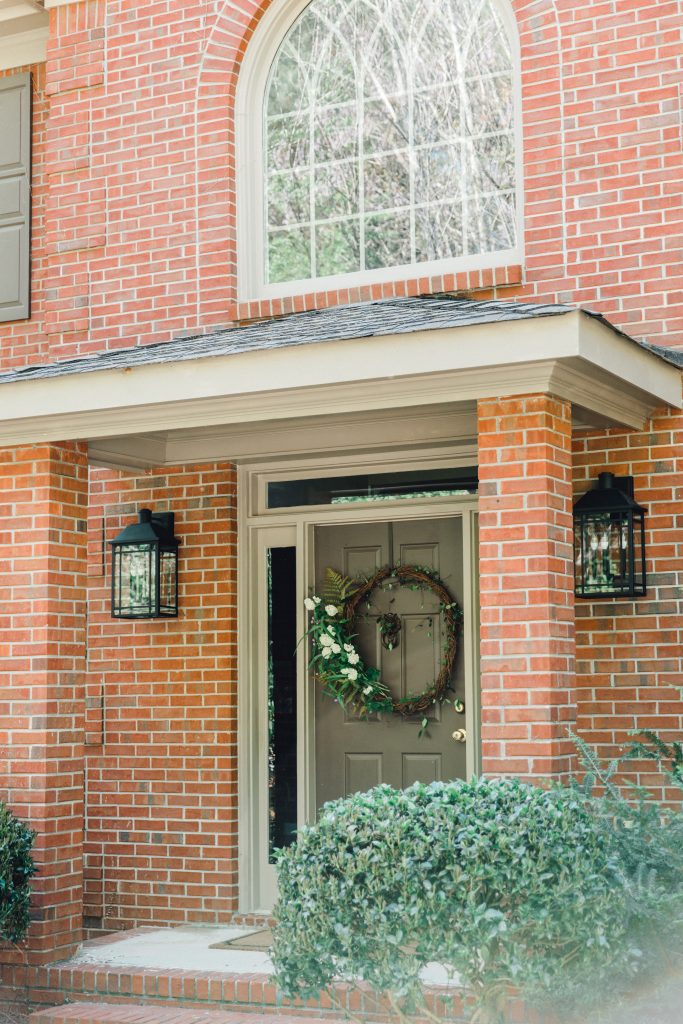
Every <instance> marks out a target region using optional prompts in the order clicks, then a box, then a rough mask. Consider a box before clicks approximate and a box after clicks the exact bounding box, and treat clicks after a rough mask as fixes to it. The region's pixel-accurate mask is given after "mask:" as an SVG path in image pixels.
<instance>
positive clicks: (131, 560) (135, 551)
mask: <svg viewBox="0 0 683 1024" xmlns="http://www.w3.org/2000/svg"><path fill="white" fill-rule="evenodd" d="M118 561H119V565H118V572H117V573H116V576H115V580H114V586H115V588H118V590H119V593H118V595H115V596H116V597H117V598H118V600H116V605H117V606H118V609H119V613H120V614H121V615H126V616H131V617H137V616H140V617H141V618H142V617H144V616H149V615H151V614H153V613H154V605H155V603H156V602H155V597H156V558H155V548H154V546H153V545H151V544H144V545H140V544H125V545H123V546H122V547H120V548H119V549H118Z"/></svg>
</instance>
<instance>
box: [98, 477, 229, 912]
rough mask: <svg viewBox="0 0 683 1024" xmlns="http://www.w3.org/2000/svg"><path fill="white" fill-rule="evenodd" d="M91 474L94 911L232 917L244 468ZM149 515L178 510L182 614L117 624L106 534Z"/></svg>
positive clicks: (111, 536) (177, 531) (118, 622)
mask: <svg viewBox="0 0 683 1024" xmlns="http://www.w3.org/2000/svg"><path fill="white" fill-rule="evenodd" d="M91 475H92V481H91V503H90V533H89V549H90V559H89V597H88V622H89V640H88V676H87V680H88V686H87V711H86V715H87V724H86V740H87V744H88V745H87V748H86V754H87V757H86V781H87V807H88V818H87V833H86V843H85V878H86V895H85V917H86V919H87V923H88V924H89V925H92V926H93V927H98V926H99V923H100V921H102V924H103V925H104V926H106V927H109V928H116V927H122V926H132V925H136V924H137V925H143V924H150V923H154V922H164V923H174V922H185V921H188V922H202V923H213V922H220V921H225V920H227V919H228V917H229V915H230V912H231V911H232V910H233V909H234V908H235V900H236V857H237V836H236V691H235V687H236V653H237V651H236V636H235V615H236V613H235V593H236V591H235V587H236V578H235V577H236V567H235V557H236V555H235V545H236V535H235V528H236V526H235V476H234V470H233V468H232V467H231V466H229V465H221V464H207V465H201V466H192V467H186V468H180V469H169V470H164V471H163V473H161V472H155V473H144V474H141V475H140V476H139V477H124V476H122V475H121V474H119V473H116V472H113V471H108V470H94V471H92V474H91ZM141 507H149V508H152V509H154V510H156V511H167V510H171V511H173V512H174V513H175V516H176V534H177V536H178V537H180V538H181V541H182V544H181V547H180V576H179V582H180V611H179V617H178V619H177V620H168V621H159V620H153V621H148V622H130V621H125V620H114V619H112V618H111V616H110V600H109V585H110V575H109V557H110V556H109V552H110V548H109V545H108V544H106V545H105V546H103V538H104V539H105V540H107V541H108V540H111V539H112V538H113V537H114V536H115V535H116V534H117V533H118V532H119V531H120V530H121V529H122V528H123V526H124V525H127V524H128V523H129V522H132V521H134V519H135V516H136V513H137V510H138V509H139V508H141ZM88 919H94V920H88Z"/></svg>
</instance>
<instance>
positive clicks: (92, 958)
mask: <svg viewBox="0 0 683 1024" xmlns="http://www.w3.org/2000/svg"><path fill="white" fill-rule="evenodd" d="M258 930H259V928H257V927H255V926H246V925H239V926H237V925H223V926H221V927H213V926H208V925H183V926H179V927H176V928H134V929H131V930H130V931H126V932H118V933H116V934H115V935H105V936H104V937H103V938H99V939H90V940H89V941H87V942H84V943H83V945H82V946H81V948H80V949H79V951H78V952H77V953H76V954H75V955H74V956H73V957H71V958H70V959H69V960H64V961H61V962H60V965H59V966H60V967H65V966H69V967H84V966H86V965H87V966H105V965H107V966H111V967H142V968H147V969H148V970H149V969H151V970H154V969H155V968H156V969H157V970H161V971H173V970H181V971H211V972H216V971H218V972H225V973H227V974H272V973H273V965H272V963H271V960H270V957H269V956H268V955H267V954H266V953H261V952H255V951H251V950H241V949H211V946H213V945H215V943H217V942H229V941H230V939H237V938H239V937H240V936H242V935H249V934H252V933H253V932H255V931H258Z"/></svg>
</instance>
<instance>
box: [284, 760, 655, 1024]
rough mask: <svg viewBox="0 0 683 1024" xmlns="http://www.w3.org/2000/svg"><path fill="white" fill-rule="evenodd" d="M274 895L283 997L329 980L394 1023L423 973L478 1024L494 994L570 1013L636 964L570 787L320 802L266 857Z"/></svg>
mask: <svg viewBox="0 0 683 1024" xmlns="http://www.w3.org/2000/svg"><path fill="white" fill-rule="evenodd" d="M279 883H280V899H279V903H278V906H277V908H276V911H275V916H276V918H277V922H278V923H277V927H276V929H275V936H274V949H273V958H274V962H275V966H276V974H277V981H278V983H279V985H280V987H281V988H282V990H283V991H284V992H285V993H286V994H288V995H300V996H302V997H309V996H313V995H316V994H317V993H319V992H320V990H321V989H324V988H326V987H327V986H328V985H329V984H330V982H332V981H333V979H334V978H335V977H339V976H342V977H345V978H354V979H358V980H360V979H362V980H365V981H366V982H368V983H369V984H370V986H371V987H372V988H373V989H374V990H375V991H377V992H389V993H392V997H393V998H394V999H395V1000H396V1001H397V1002H398V1004H400V1005H401V1006H402V1007H403V1009H404V1010H406V1011H410V1010H412V1009H414V1008H415V1007H416V1005H418V1003H419V1001H420V997H421V983H420V979H419V972H420V970H421V969H422V968H423V967H424V966H425V965H426V964H428V963H430V962H434V961H436V962H438V963H441V964H444V965H446V966H447V967H448V969H450V970H451V971H452V972H454V973H455V974H457V976H458V978H459V980H460V982H461V983H462V984H463V986H464V987H465V988H466V989H469V990H470V991H471V992H472V993H473V996H474V999H475V1003H476V1005H477V1006H478V1013H479V1014H480V1019H488V1020H490V1021H493V1020H497V1019H499V1018H500V1015H501V1012H502V1006H503V1005H504V1001H505V997H506V994H507V990H508V986H509V985H510V984H512V985H515V986H517V987H518V988H520V989H521V990H522V991H523V992H524V993H525V995H526V996H527V998H530V999H531V1000H532V1001H536V1002H539V1003H542V1002H543V1001H544V999H545V998H551V999H552V1002H553V1005H554V1007H556V1008H557V1007H558V1006H559V1005H560V1004H565V1005H567V1006H571V1005H579V1004H580V1003H581V1001H582V1000H584V999H587V998H588V999H589V998H590V995H591V993H595V992H596V991H597V990H598V989H601V990H602V994H603V995H604V994H605V993H606V992H608V991H609V990H610V989H611V988H612V987H613V986H616V985H617V984H618V980H619V979H621V978H623V977H624V976H628V975H629V974H630V973H631V972H632V971H634V970H635V964H636V962H637V959H638V950H637V949H635V948H633V944H632V942H631V935H630V930H629V926H630V913H629V909H628V906H627V903H626V901H625V899H624V891H623V873H620V872H619V869H618V865H617V864H615V863H614V859H613V851H612V848H611V845H610V840H609V838H608V836H607V835H606V833H605V832H604V830H603V829H602V828H601V827H600V825H599V823H596V821H595V820H594V818H593V817H592V815H591V813H590V812H589V811H588V810H587V808H586V805H585V800H584V799H583V795H582V794H581V793H579V792H576V791H572V790H571V789H561V790H560V789H557V790H550V791H548V790H543V789H539V788H535V787H533V786H530V785H526V784H524V783H521V782H518V781H515V780H510V779H502V780H491V781H488V780H475V781H473V782H469V783H465V782H453V783H434V784H432V785H430V786H425V785H422V784H416V785H415V786H413V787H411V788H410V789H408V790H404V791H396V790H393V789H391V788H390V787H389V786H379V787H378V788H376V789H374V790H371V791H370V792H369V793H364V794H358V795H355V796H353V797H350V798H348V799H346V800H340V801H337V802H335V803H332V804H328V805H326V806H325V808H323V811H322V812H321V816H320V819H319V821H318V822H317V824H315V825H313V826H311V827H309V828H305V829H302V830H301V831H300V833H299V842H298V843H297V844H296V845H295V846H292V847H290V848H289V849H287V850H284V851H282V852H281V853H280V855H279Z"/></svg>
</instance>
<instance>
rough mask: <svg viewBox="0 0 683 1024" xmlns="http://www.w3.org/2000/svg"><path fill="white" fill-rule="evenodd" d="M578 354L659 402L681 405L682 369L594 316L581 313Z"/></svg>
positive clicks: (676, 407) (678, 407)
mask: <svg viewBox="0 0 683 1024" xmlns="http://www.w3.org/2000/svg"><path fill="white" fill-rule="evenodd" d="M579 356H580V358H581V359H583V360H585V361H586V362H588V363H590V364H591V365H593V366H595V367H596V368H600V369H601V370H604V371H605V372H606V373H610V374H611V375H612V376H613V377H617V378H619V379H620V380H623V381H625V382H628V383H630V384H631V385H633V386H634V387H636V388H638V389H639V390H641V391H642V392H643V393H644V394H646V395H652V396H655V397H657V398H658V399H660V402H661V404H662V405H668V406H671V407H672V408H674V409H680V408H682V407H683V394H682V389H681V370H680V369H679V368H678V367H676V366H672V364H671V363H667V362H666V361H665V360H663V359H660V357H659V356H657V355H656V354H655V353H653V352H650V351H649V350H648V349H646V348H642V347H641V346H640V345H636V344H634V343H633V341H632V340H631V339H630V338H627V337H624V335H623V334H620V333H619V332H618V331H615V330H613V329H612V328H611V327H610V326H609V324H606V323H603V322H602V321H600V320H596V319H595V317H591V316H586V315H582V318H581V328H580V333H579Z"/></svg>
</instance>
